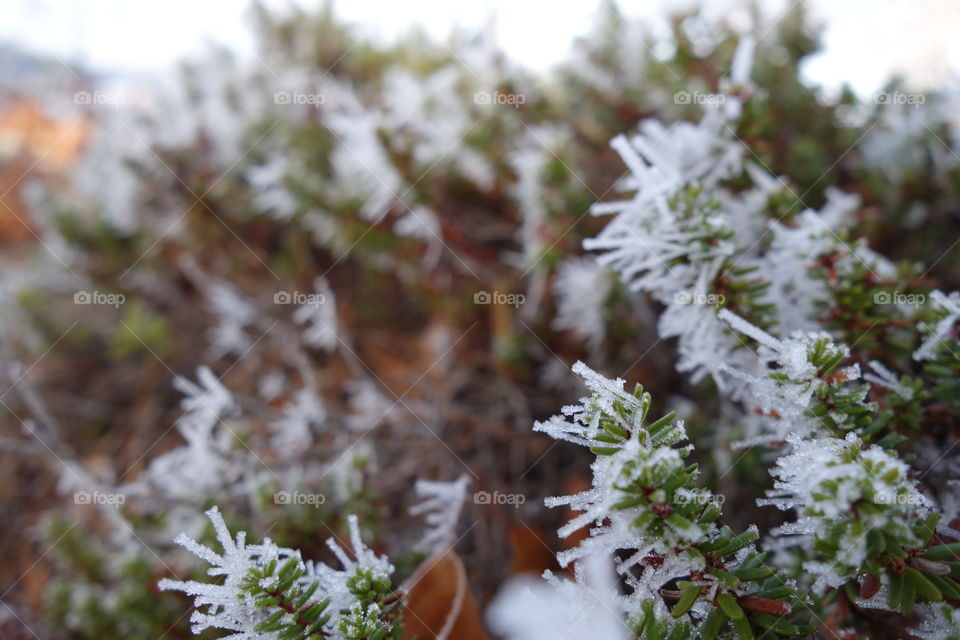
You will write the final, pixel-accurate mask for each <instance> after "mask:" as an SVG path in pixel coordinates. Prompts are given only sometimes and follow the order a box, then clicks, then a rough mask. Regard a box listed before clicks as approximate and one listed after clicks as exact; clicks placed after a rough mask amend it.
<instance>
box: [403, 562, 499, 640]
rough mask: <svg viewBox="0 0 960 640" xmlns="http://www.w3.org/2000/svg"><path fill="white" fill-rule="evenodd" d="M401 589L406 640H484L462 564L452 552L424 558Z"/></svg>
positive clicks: (485, 639)
mask: <svg viewBox="0 0 960 640" xmlns="http://www.w3.org/2000/svg"><path fill="white" fill-rule="evenodd" d="M403 588H404V590H405V591H406V592H407V595H406V601H407V604H406V608H405V609H404V612H403V621H404V638H405V639H406V640H410V639H412V638H414V637H416V638H417V639H418V640H434V639H436V640H487V635H486V633H484V631H483V624H482V622H481V620H480V612H479V611H478V610H477V603H476V601H474V599H473V596H471V595H470V591H469V589H468V587H467V573H466V571H465V570H464V568H463V562H461V561H460V557H459V556H458V555H457V554H456V553H454V552H453V551H448V552H446V553H443V554H438V555H435V556H432V557H430V558H428V559H427V560H426V561H424V563H423V564H422V565H420V568H419V569H417V571H416V572H415V573H414V574H413V575H412V576H410V578H409V579H408V580H407V582H406V583H405V584H404V585H403Z"/></svg>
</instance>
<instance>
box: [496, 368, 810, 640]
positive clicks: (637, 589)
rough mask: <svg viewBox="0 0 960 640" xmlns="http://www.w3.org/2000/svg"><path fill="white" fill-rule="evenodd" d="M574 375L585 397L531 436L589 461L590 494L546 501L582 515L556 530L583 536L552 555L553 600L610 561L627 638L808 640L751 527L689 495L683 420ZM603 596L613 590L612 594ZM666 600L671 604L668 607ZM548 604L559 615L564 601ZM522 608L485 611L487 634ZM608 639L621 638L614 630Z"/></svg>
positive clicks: (616, 383)
mask: <svg viewBox="0 0 960 640" xmlns="http://www.w3.org/2000/svg"><path fill="white" fill-rule="evenodd" d="M574 371H575V372H576V373H578V374H579V375H580V376H581V377H582V378H583V380H584V382H585V383H586V385H587V387H588V388H589V389H590V391H591V392H592V393H591V395H590V396H588V397H585V398H583V399H582V400H581V401H580V403H579V404H577V405H572V406H568V407H564V409H563V414H562V415H561V416H555V417H554V418H551V419H550V420H547V421H546V422H542V423H537V425H536V426H535V429H536V430H538V431H544V432H546V433H548V434H549V435H551V436H553V437H554V438H557V439H559V440H566V441H569V442H574V443H577V444H580V445H584V446H587V447H589V448H590V450H591V451H592V452H593V453H595V454H596V455H597V458H596V460H595V461H594V463H593V465H592V467H591V468H592V471H593V484H592V487H591V488H590V489H587V490H586V491H584V492H581V493H579V494H576V495H573V496H568V497H563V498H551V499H548V500H547V505H548V506H560V505H568V506H569V507H570V508H571V509H573V510H574V511H581V512H582V514H581V515H579V516H577V517H575V518H574V519H573V520H571V521H570V522H569V523H567V524H566V525H565V526H564V527H562V528H561V529H560V531H559V533H560V535H561V536H564V537H565V536H568V535H569V534H571V533H573V532H574V531H576V530H578V529H581V528H583V527H588V526H589V527H590V529H589V537H588V538H586V539H585V540H583V541H582V542H581V543H580V544H579V545H578V546H577V547H575V548H573V549H571V550H570V551H566V552H563V553H561V554H559V555H558V560H559V561H560V564H561V565H562V566H567V565H568V564H571V563H574V565H575V566H576V567H577V576H578V584H579V585H580V586H579V587H573V586H567V585H566V584H565V583H563V582H558V581H557V580H556V579H555V578H551V579H552V581H553V582H554V583H555V584H556V585H557V586H558V587H559V588H560V590H561V593H562V592H565V591H570V590H571V589H574V590H575V589H584V588H586V585H584V583H583V579H582V566H581V565H582V564H583V563H589V562H594V563H595V562H600V563H603V562H609V561H610V558H612V557H617V558H619V559H618V560H617V564H616V569H617V574H618V575H619V576H620V578H621V579H622V580H624V581H625V582H626V584H627V586H628V589H629V592H628V594H627V595H626V596H625V597H617V598H615V599H614V602H616V609H617V610H619V611H620V612H621V614H622V615H623V616H624V618H622V619H621V624H626V625H627V626H628V627H629V629H630V632H631V633H633V634H635V635H636V636H639V637H643V638H650V639H656V640H661V639H663V638H692V637H694V634H698V635H697V636H696V637H700V638H704V639H711V638H716V637H719V636H720V635H726V634H727V633H728V632H729V631H732V632H733V633H735V634H736V637H738V638H752V637H755V636H757V635H761V634H763V633H770V634H773V635H782V636H796V635H807V634H809V633H810V632H811V631H812V627H810V626H808V619H809V618H808V616H804V615H803V609H804V606H805V604H806V602H805V600H804V597H803V595H802V594H801V593H799V592H798V591H796V589H795V587H794V584H793V582H792V581H788V580H785V579H784V578H783V577H782V576H780V575H779V571H778V569H777V568H775V567H774V566H772V565H770V564H769V563H768V562H767V556H766V554H764V553H760V552H758V551H757V550H756V548H755V546H754V543H755V542H756V540H757V538H758V537H759V534H758V532H757V529H756V528H755V527H751V528H749V529H747V530H746V531H743V532H741V533H738V534H737V533H735V532H733V531H732V530H731V529H730V528H729V527H727V526H722V525H721V524H719V523H718V518H719V517H720V515H721V511H722V510H721V503H720V501H718V500H717V498H716V497H715V496H713V494H712V493H711V492H710V491H709V490H707V489H703V488H700V487H697V486H696V482H697V479H698V477H699V471H698V467H697V465H696V464H687V463H686V461H685V458H686V457H687V456H688V455H689V453H690V452H691V451H692V448H693V447H692V445H690V444H683V443H684V442H686V440H687V435H686V432H685V430H684V426H683V422H682V421H677V420H676V416H675V414H674V413H672V412H671V413H668V414H666V415H664V416H662V417H661V418H659V419H656V420H651V421H648V420H647V414H648V410H649V408H650V405H651V402H652V399H651V397H650V395H649V394H648V393H645V392H644V390H643V387H641V386H639V385H637V387H636V389H635V390H634V391H633V393H630V392H627V391H625V390H624V388H623V386H624V381H623V380H619V379H618V380H609V379H607V378H605V377H603V376H601V375H599V374H597V373H596V372H594V371H592V370H591V369H590V368H589V367H587V366H586V365H584V364H583V363H577V364H576V365H575V366H574ZM604 559H605V560H604ZM669 585H673V586H669ZM596 587H597V585H594V588H596ZM604 588H605V589H607V590H615V589H616V585H615V584H613V585H612V586H606V587H604ZM501 597H506V596H501ZM665 600H666V601H670V602H672V606H671V607H670V608H669V609H668V608H667V606H666V605H665V604H664V601H665ZM521 602H522V601H521ZM528 604H529V603H528ZM547 604H548V605H549V601H547ZM556 605H558V606H560V607H562V606H563V599H562V598H558V599H557V602H556ZM523 606H524V604H517V605H510V604H507V603H505V602H504V603H501V604H500V605H498V608H496V609H495V610H494V613H493V616H494V621H495V624H499V625H502V626H504V627H505V628H509V626H510V624H511V620H514V619H515V618H517V617H520V616H522V615H523V614H522V613H521V611H520V610H521V609H522V607H523ZM514 607H516V608H514ZM568 615H569V614H568ZM670 618H672V619H673V620H676V621H677V622H670ZM618 635H620V637H623V634H622V632H621V633H620V634H618ZM511 637H517V638H524V637H537V638H545V637H547V636H546V635H525V634H523V633H520V634H518V635H516V636H511ZM610 637H617V636H610Z"/></svg>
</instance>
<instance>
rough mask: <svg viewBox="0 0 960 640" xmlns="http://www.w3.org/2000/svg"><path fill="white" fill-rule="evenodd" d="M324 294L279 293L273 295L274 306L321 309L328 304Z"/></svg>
mask: <svg viewBox="0 0 960 640" xmlns="http://www.w3.org/2000/svg"><path fill="white" fill-rule="evenodd" d="M326 301H327V299H326V296H324V295H323V294H322V293H303V292H302V291H277V292H276V293H274V294H273V304H295V305H297V306H301V307H302V306H305V305H310V306H314V307H319V306H320V305H322V304H323V303H324V302H326Z"/></svg>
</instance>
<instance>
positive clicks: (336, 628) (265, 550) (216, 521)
mask: <svg viewBox="0 0 960 640" xmlns="http://www.w3.org/2000/svg"><path fill="white" fill-rule="evenodd" d="M207 517H209V518H210V522H211V523H212V524H213V527H214V530H215V532H216V536H217V540H218V541H219V542H220V545H221V547H222V551H221V552H219V553H218V552H216V551H214V550H213V549H210V548H209V547H206V546H204V545H202V544H199V543H197V542H196V541H194V540H193V539H191V538H189V537H188V536H186V535H181V536H180V537H178V538H177V543H178V544H180V545H181V546H183V547H184V548H186V549H187V550H188V551H190V552H191V553H193V554H194V555H196V556H197V557H199V558H200V559H202V560H205V561H207V562H208V563H209V564H210V565H211V566H210V568H209V569H208V570H207V574H208V575H209V576H211V577H212V579H213V580H214V581H215V582H212V583H208V582H199V581H195V580H191V581H181V580H170V579H164V580H161V581H160V588H161V589H164V590H176V591H183V592H184V593H186V594H187V595H190V596H193V598H194V605H195V607H196V610H195V611H194V612H193V614H192V617H191V621H192V623H193V632H194V633H195V634H199V633H201V632H202V631H204V630H205V629H210V628H213V629H224V630H227V631H232V632H234V634H233V635H231V636H229V637H235V638H254V637H255V638H262V639H264V640H266V639H272V638H278V639H279V638H338V639H341V640H373V639H376V640H383V639H394V640H396V639H398V638H401V637H402V634H403V627H402V621H401V618H400V616H399V610H398V607H399V606H400V603H401V600H400V598H399V594H398V593H397V592H396V591H395V590H394V589H393V586H392V583H391V577H390V576H391V574H392V573H393V566H392V565H391V564H390V563H389V561H388V560H387V559H386V558H385V557H383V556H378V555H376V554H375V553H374V552H373V551H371V550H370V549H368V548H367V547H366V545H364V543H363V540H362V539H361V537H360V529H359V525H358V523H357V519H356V518H355V517H353V516H351V518H350V550H351V553H352V555H353V556H354V557H353V559H351V558H350V556H348V555H347V552H346V551H344V549H343V548H342V547H341V546H340V545H338V544H337V543H336V542H335V541H334V540H333V539H332V538H331V539H329V540H328V541H327V544H328V546H329V547H330V550H331V551H332V552H333V553H334V555H335V556H336V557H337V559H338V560H339V561H340V562H341V563H342V565H343V568H342V569H334V568H332V567H330V566H328V565H326V564H322V563H313V562H304V561H303V560H302V558H301V557H300V552H299V551H295V550H293V549H286V548H282V547H278V546H277V545H276V544H274V543H273V542H271V541H270V540H269V539H266V540H264V541H263V542H262V543H261V544H247V542H246V536H245V533H244V532H240V533H238V534H237V535H236V538H234V537H232V536H231V535H230V532H229V531H228V530H227V525H226V523H225V522H224V521H223V518H222V517H221V515H220V512H219V511H218V510H217V509H216V507H214V508H212V509H210V510H209V511H207Z"/></svg>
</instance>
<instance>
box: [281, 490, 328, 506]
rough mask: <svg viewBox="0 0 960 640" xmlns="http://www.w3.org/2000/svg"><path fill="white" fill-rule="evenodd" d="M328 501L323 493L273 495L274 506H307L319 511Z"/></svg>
mask: <svg viewBox="0 0 960 640" xmlns="http://www.w3.org/2000/svg"><path fill="white" fill-rule="evenodd" d="M326 501H327V496H326V495H324V494H322V493H303V492H301V491H277V492H276V493H274V494H273V504H282V505H306V506H310V507H313V508H314V509H319V508H320V505H322V504H324V503H325V502H326Z"/></svg>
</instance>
